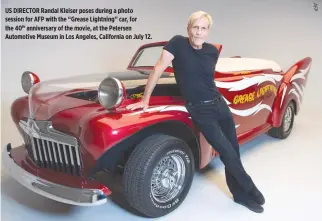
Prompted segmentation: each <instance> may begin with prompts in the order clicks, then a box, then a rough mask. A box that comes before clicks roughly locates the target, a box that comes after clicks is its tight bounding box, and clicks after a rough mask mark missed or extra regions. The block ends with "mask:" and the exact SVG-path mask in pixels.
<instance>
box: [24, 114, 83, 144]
mask: <svg viewBox="0 0 322 221" xmlns="http://www.w3.org/2000/svg"><path fill="white" fill-rule="evenodd" d="M19 125H20V127H21V128H22V129H23V130H24V131H25V132H26V133H27V134H30V135H31V136H33V137H34V138H38V139H46V140H48V141H52V142H58V143H61V144H69V145H73V146H78V142H77V139H76V138H75V137H73V136H69V135H67V134H64V133H62V132H60V131H57V130H55V129H54V128H53V126H52V123H51V122H50V121H37V120H33V119H31V118H28V120H27V121H24V120H21V121H20V122H19Z"/></svg>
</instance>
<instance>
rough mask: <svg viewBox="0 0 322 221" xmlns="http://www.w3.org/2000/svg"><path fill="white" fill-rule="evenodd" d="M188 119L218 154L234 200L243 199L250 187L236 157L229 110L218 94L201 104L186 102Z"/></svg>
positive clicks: (236, 145)
mask: <svg viewBox="0 0 322 221" xmlns="http://www.w3.org/2000/svg"><path fill="white" fill-rule="evenodd" d="M185 106H186V108H187V110H188V112H189V113H190V115H191V120H192V121H193V122H194V124H195V125H196V126H197V127H198V128H199V130H200V131H201V133H202V134H203V135H204V137H205V139H206V140H207V141H208V143H209V144H210V145H211V146H212V147H213V148H214V149H215V150H216V151H217V152H218V153H219V156H220V159H221V161H222V162H223V164H224V165H225V175H226V182H227V185H228V188H229V190H230V192H231V193H232V195H233V197H234V199H244V198H245V197H246V198H247V197H248V194H247V193H249V192H250V191H251V189H252V188H253V186H254V183H253V181H252V179H251V177H250V176H249V175H248V174H247V173H246V171H245V169H244V167H243V165H242V162H241V160H240V152H239V144H238V139H237V134H236V128H235V122H234V120H233V116H232V113H231V111H230V109H229V107H228V105H227V103H226V102H225V100H224V99H223V97H222V96H220V95H218V97H216V98H215V99H214V100H211V101H210V102H208V101H207V102H204V103H189V102H187V103H186V105H185Z"/></svg>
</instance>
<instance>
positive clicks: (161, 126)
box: [4, 42, 312, 205]
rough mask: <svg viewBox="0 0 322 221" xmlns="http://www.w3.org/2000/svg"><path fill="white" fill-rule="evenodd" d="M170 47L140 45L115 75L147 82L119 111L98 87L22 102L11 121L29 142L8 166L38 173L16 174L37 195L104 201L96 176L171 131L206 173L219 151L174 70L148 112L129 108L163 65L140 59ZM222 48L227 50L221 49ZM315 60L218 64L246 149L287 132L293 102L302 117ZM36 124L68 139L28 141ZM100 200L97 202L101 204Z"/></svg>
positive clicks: (129, 92)
mask: <svg viewBox="0 0 322 221" xmlns="http://www.w3.org/2000/svg"><path fill="white" fill-rule="evenodd" d="M164 44H166V42H157V43H152V44H146V45H143V46H141V47H140V48H139V49H138V50H137V52H136V53H135V55H134V56H133V58H132V60H131V61H130V63H129V65H128V67H127V70H126V71H125V72H123V73H114V75H113V76H115V77H117V76H118V74H119V75H122V74H124V75H127V74H128V75H127V76H131V73H135V76H136V75H142V76H143V77H142V76H141V77H140V78H139V79H140V80H138V81H142V82H143V83H141V84H140V85H142V87H133V88H131V89H126V90H124V96H123V100H122V103H121V104H120V105H119V106H117V107H116V108H114V109H113V110H112V111H107V110H106V109H105V108H104V107H102V105H101V104H100V103H99V102H97V99H96V96H97V88H96V90H93V89H88V88H82V86H76V87H74V88H72V89H70V90H64V91H59V92H48V93H38V94H37V93H34V95H33V96H32V97H31V96H25V97H21V98H18V99H17V100H15V101H14V102H13V104H12V107H11V113H12V119H13V122H14V123H15V124H16V126H17V128H18V129H19V131H20V133H21V135H22V136H23V137H24V139H25V143H23V144H22V145H21V146H19V147H16V148H11V145H10V144H8V148H7V151H8V154H4V155H5V157H7V156H9V157H8V158H6V159H5V160H4V162H5V164H6V167H8V169H9V171H11V170H12V171H16V169H15V170H13V169H12V167H14V166H15V167H16V166H18V167H19V168H20V169H21V170H20V172H21V173H20V174H25V173H28V174H29V175H30V174H31V176H32V179H31V181H28V182H27V181H26V179H24V177H23V176H24V175H21V177H19V176H20V175H19V173H18V174H14V173H13V172H12V174H11V175H12V176H13V177H15V178H16V179H17V180H19V181H20V182H21V183H22V184H23V185H26V186H27V187H28V188H30V189H32V190H33V191H35V192H38V193H40V194H42V195H44V196H47V197H49V198H52V199H55V200H58V201H61V202H65V203H71V204H76V205H95V204H102V203H104V202H106V197H107V196H108V195H110V194H111V190H110V189H109V187H108V186H106V185H105V184H103V183H101V182H99V181H97V180H96V179H95V174H96V173H97V172H99V171H102V170H114V169H115V168H116V167H117V165H118V164H120V162H122V156H123V155H124V153H126V151H127V150H129V149H130V148H132V147H133V145H136V144H137V143H138V142H139V141H141V140H142V139H143V138H144V137H146V136H148V135H150V134H153V133H157V132H165V131H166V133H167V134H171V135H173V136H176V137H179V138H182V139H188V138H189V140H190V141H191V143H189V145H190V146H191V148H192V152H193V155H194V158H195V162H196V165H197V167H198V168H204V167H205V166H206V165H207V164H208V163H209V162H210V161H211V160H212V159H213V158H214V157H216V156H217V155H218V154H217V152H216V151H215V149H214V148H215V147H214V148H212V147H211V146H210V145H209V144H208V143H207V141H206V140H205V139H204V137H203V136H202V134H200V132H199V131H198V130H197V129H196V128H195V127H194V125H193V123H192V121H191V119H190V116H189V113H188V112H187V110H186V109H185V106H184V104H185V100H184V99H183V98H182V97H181V96H180V90H179V89H178V88H177V86H176V84H175V80H174V76H173V70H172V67H171V66H170V67H168V68H167V69H166V70H165V73H164V74H163V78H160V80H159V82H158V85H157V86H156V87H155V89H154V91H153V94H152V96H151V99H150V103H149V109H148V110H147V111H146V112H143V111H142V110H134V111H130V110H127V109H125V107H126V106H127V105H128V104H130V103H133V102H137V101H138V100H139V99H140V97H141V96H142V94H143V92H144V85H145V84H146V81H147V78H148V76H149V75H148V74H149V73H150V72H151V71H152V69H153V62H156V60H155V59H152V63H150V64H144V65H141V64H139V62H138V60H139V61H140V59H141V58H142V56H143V55H142V54H144V53H147V51H148V49H151V50H153V49H156V48H160V49H161V48H162V46H163V45H164ZM216 46H217V47H218V49H219V51H221V49H222V46H221V45H218V44H216ZM160 52H161V51H159V52H158V53H160ZM220 59H221V58H220ZM233 59H236V60H233ZM225 62H228V63H227V64H225ZM311 62H312V60H311V58H310V57H306V58H304V59H302V60H300V61H298V62H296V63H295V64H294V65H293V66H292V67H290V68H289V69H288V70H286V71H283V70H281V69H279V67H278V65H277V64H276V63H272V62H271V61H267V60H259V59H246V58H240V57H239V56H236V57H231V58H223V59H222V60H219V61H218V64H217V67H218V68H217V69H216V72H215V73H214V80H215V82H216V85H217V87H218V89H219V91H220V92H221V93H222V95H223V97H224V98H225V100H226V102H227V103H228V104H229V107H230V109H231V111H232V113H233V116H234V120H235V123H236V130H237V134H238V140H239V143H240V144H243V143H245V142H247V141H249V140H251V139H254V138H256V137H257V136H259V135H261V134H263V133H266V132H268V131H270V130H271V129H272V128H278V127H280V126H281V125H282V121H283V116H284V113H285V110H286V108H287V107H288V105H289V104H290V103H292V104H293V105H294V107H295V109H294V110H295V114H297V113H298V112H299V110H300V107H301V101H302V100H303V92H304V88H305V86H306V83H307V78H308V73H309V69H310V66H311ZM234 65H235V66H234ZM234 67H235V69H234ZM241 67H244V68H241ZM249 67H251V68H249ZM133 76H134V75H133ZM162 82H166V83H162ZM168 82H170V83H168ZM34 87H35V88H36V87H37V84H36V85H35V86H34ZM35 90H36V89H34V91H35ZM30 99H33V101H32V103H33V104H38V109H37V111H35V112H33V114H32V113H31V111H30V108H31V107H30ZM31 116H32V117H31ZM28 119H29V120H30V121H28ZM23 120H24V123H22V121H23ZM33 122H43V123H44V122H45V123H46V125H47V124H48V122H50V125H49V127H48V128H50V129H51V130H52V131H54V132H55V133H57V134H55V136H59V133H61V134H62V136H65V137H64V139H66V142H62V143H60V141H55V140H50V139H49V138H48V139H42V138H43V137H42V136H40V137H38V138H37V137H32V138H31V139H30V137H29V138H28V135H26V132H25V131H24V130H23V129H22V127H25V128H27V129H28V125H30V124H32V123H33ZM22 124H23V125H22ZM38 126H39V124H38ZM47 126H48V125H47ZM44 127H46V126H44ZM52 131H49V133H52ZM73 139H74V140H73ZM67 140H68V141H67ZM74 141H75V142H76V143H78V144H79V146H78V147H75V146H76V145H78V144H76V143H75V146H73V145H72V142H74ZM32 142H34V144H33V145H35V144H36V146H37V147H36V148H38V149H33V148H34V147H35V146H33V145H32ZM64 145H65V146H64ZM58 147H59V148H60V149H58ZM59 150H60V152H59ZM32 151H36V153H35V152H34V153H33V152H32ZM33 154H36V157H37V158H38V161H39V160H40V159H39V158H40V157H41V156H42V160H41V162H38V163H36V162H35V161H36V160H35V157H34V156H33ZM125 156H126V154H125ZM60 157H61V158H60ZM64 158H65V159H64ZM9 161H10V162H9ZM72 161H73V162H72ZM29 175H28V176H29ZM42 182H46V183H42ZM48 183H49V184H52V185H56V186H60V187H61V186H62V187H65V188H67V189H68V188H70V189H68V190H71V191H73V190H75V189H76V190H77V191H78V192H77V191H75V194H81V195H82V197H85V195H86V193H87V192H90V193H89V195H88V197H90V198H91V199H85V200H81V199H80V200H79V201H77V200H75V196H74V198H67V197H65V196H63V195H58V193H56V192H51V191H50V190H49V188H48V186H49V185H48ZM65 190H66V189H65ZM93 192H95V194H96V195H95V196H94V194H93ZM93 197H96V198H95V200H93ZM76 198H77V197H76Z"/></svg>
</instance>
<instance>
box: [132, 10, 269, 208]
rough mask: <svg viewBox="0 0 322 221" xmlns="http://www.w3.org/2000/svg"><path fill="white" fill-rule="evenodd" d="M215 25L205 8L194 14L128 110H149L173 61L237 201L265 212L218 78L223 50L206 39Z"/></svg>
mask: <svg viewBox="0 0 322 221" xmlns="http://www.w3.org/2000/svg"><path fill="white" fill-rule="evenodd" d="M211 25H212V18H211V16H210V15H208V14H207V13H205V12H203V11H198V12H195V13H193V14H192V15H191V16H190V17H189V21H188V26H187V32H188V36H189V37H188V38H187V37H183V36H181V35H176V36H174V37H173V38H172V39H171V40H170V41H169V42H168V44H167V45H166V46H164V48H163V49H164V50H163V51H162V54H161V57H160V59H159V60H158V62H157V63H156V65H155V67H154V69H153V71H152V73H151V75H150V76H149V79H148V82H147V85H146V88H145V92H144V96H143V98H142V100H141V101H140V102H138V103H135V104H131V105H129V106H127V109H129V110H134V109H137V108H143V110H144V111H145V110H146V109H147V108H148V106H149V99H150V96H151V94H152V91H153V89H154V87H155V85H156V83H157V81H158V79H159V77H160V76H161V74H162V73H163V71H164V70H165V69H166V68H167V67H168V66H169V65H170V63H171V62H172V65H173V68H174V74H175V79H176V82H177V84H178V85H179V87H180V90H181V93H182V95H183V97H184V98H185V99H186V101H187V102H186V105H185V106H186V108H187V110H188V112H189V114H190V115H191V119H192V121H193V122H194V123H195V125H196V126H198V127H199V129H200V131H201V132H202V134H203V135H204V137H205V138H206V140H207V141H208V142H209V144H210V145H212V146H213V147H215V148H216V151H217V152H219V154H220V159H221V161H222V162H223V163H224V165H225V174H226V181H227V185H228V187H229V189H230V191H231V193H232V195H233V198H234V201H235V202H236V203H239V204H241V205H244V206H246V207H247V208H249V209H250V210H252V211H254V212H258V213H260V212H263V211H264V209H263V207H262V206H261V205H263V204H264V202H265V199H264V197H263V195H262V194H261V193H260V192H259V190H258V189H257V188H256V186H255V185H254V183H253V181H252V179H251V178H250V176H249V175H248V174H247V173H246V171H245V170H244V168H243V165H242V163H241V160H240V153H239V144H238V140H237V135H236V130H235V124H234V120H233V116H232V114H231V112H230V109H229V107H228V106H227V103H226V102H225V101H224V99H223V98H222V96H221V94H220V93H219V91H218V89H217V87H216V85H215V82H214V78H213V75H214V71H215V66H216V63H217V60H218V56H219V52H218V49H217V48H216V47H215V46H213V45H212V44H209V43H206V42H205V40H206V38H207V37H208V33H209V29H210V27H211Z"/></svg>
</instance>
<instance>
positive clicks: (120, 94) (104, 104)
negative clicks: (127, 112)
mask: <svg viewBox="0 0 322 221" xmlns="http://www.w3.org/2000/svg"><path fill="white" fill-rule="evenodd" d="M109 82H112V84H113V88H114V85H116V86H115V94H116V96H117V98H116V101H115V102H114V101H113V103H112V102H109V101H106V99H105V98H104V95H105V94H108V93H106V92H105V91H103V90H102V87H104V86H106V84H109ZM102 94H103V95H102ZM113 94H114V92H113ZM123 96H124V92H123V86H122V83H121V81H120V80H119V79H117V78H114V77H107V78H105V79H104V80H103V81H102V82H101V83H100V85H99V87H98V91H97V97H98V101H99V103H100V104H101V105H102V107H104V108H106V109H107V110H109V109H112V108H115V107H117V106H119V105H120V104H121V102H122V100H123ZM109 103H111V104H109Z"/></svg>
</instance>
